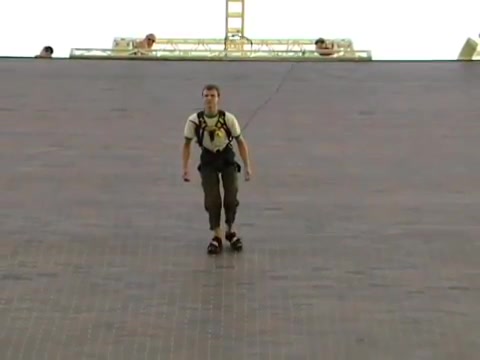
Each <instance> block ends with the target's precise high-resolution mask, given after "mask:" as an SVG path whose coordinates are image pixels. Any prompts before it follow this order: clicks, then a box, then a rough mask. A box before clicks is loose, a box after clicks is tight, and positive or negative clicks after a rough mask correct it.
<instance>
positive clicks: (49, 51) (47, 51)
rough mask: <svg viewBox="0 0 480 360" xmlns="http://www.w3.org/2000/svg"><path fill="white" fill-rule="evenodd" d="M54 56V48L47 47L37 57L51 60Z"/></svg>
mask: <svg viewBox="0 0 480 360" xmlns="http://www.w3.org/2000/svg"><path fill="white" fill-rule="evenodd" d="M52 55H53V48H52V47H51V46H45V47H44V48H43V49H42V51H41V52H40V54H39V55H37V57H39V58H51V57H52Z"/></svg>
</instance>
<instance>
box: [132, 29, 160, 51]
mask: <svg viewBox="0 0 480 360" xmlns="http://www.w3.org/2000/svg"><path fill="white" fill-rule="evenodd" d="M156 41H157V38H156V36H155V35H154V34H147V35H146V36H145V37H144V38H143V40H142V41H139V42H137V43H135V45H134V47H135V49H136V50H138V53H139V54H143V55H145V54H147V53H148V51H149V50H152V48H153V45H155V42H156ZM142 50H146V51H142Z"/></svg>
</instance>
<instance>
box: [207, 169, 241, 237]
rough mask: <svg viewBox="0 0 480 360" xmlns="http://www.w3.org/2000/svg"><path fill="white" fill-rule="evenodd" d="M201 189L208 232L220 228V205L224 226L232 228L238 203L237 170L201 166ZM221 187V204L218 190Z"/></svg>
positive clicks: (219, 190)
mask: <svg viewBox="0 0 480 360" xmlns="http://www.w3.org/2000/svg"><path fill="white" fill-rule="evenodd" d="M200 174H201V177H202V188H203V193H204V206H205V210H206V211H207V213H208V220H209V223H210V230H215V229H217V228H219V227H220V222H221V215H222V205H223V209H224V211H225V224H227V226H232V225H233V223H234V222H235V216H236V214H237V208H238V205H239V201H238V197H237V196H238V168H237V167H236V166H234V165H233V166H226V167H224V168H222V169H220V170H219V169H216V168H215V167H209V166H202V167H201V169H200ZM220 181H221V182H222V185H223V202H222V195H221V189H220Z"/></svg>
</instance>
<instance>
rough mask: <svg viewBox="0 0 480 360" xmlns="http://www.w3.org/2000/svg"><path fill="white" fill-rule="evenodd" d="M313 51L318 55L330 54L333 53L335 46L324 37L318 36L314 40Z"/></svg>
mask: <svg viewBox="0 0 480 360" xmlns="http://www.w3.org/2000/svg"><path fill="white" fill-rule="evenodd" d="M315 51H316V52H317V54H318V55H320V56H332V55H334V54H335V47H334V46H333V44H329V43H327V41H326V40H325V39H324V38H318V39H317V40H315Z"/></svg>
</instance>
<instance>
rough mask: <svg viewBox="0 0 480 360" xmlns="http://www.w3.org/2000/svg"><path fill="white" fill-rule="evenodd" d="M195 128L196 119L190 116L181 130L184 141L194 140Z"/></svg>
mask: <svg viewBox="0 0 480 360" xmlns="http://www.w3.org/2000/svg"><path fill="white" fill-rule="evenodd" d="M195 126H196V118H195V116H194V115H192V116H190V117H189V118H188V120H187V122H186V123H185V129H184V130H183V136H184V137H185V139H189V140H193V139H194V138H195Z"/></svg>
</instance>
